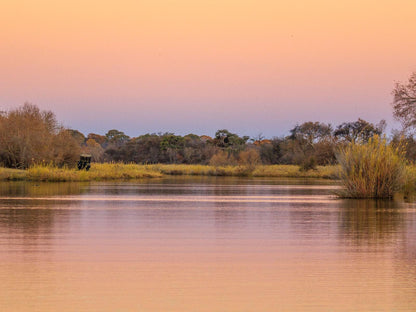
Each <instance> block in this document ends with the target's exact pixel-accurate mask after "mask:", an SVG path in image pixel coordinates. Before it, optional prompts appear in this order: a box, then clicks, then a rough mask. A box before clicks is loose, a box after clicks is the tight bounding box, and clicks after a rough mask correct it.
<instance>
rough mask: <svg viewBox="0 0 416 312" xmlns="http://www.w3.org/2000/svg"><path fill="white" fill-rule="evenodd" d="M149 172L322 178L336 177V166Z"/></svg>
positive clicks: (158, 168) (161, 168) (168, 168)
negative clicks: (302, 168)
mask: <svg viewBox="0 0 416 312" xmlns="http://www.w3.org/2000/svg"><path fill="white" fill-rule="evenodd" d="M147 167H148V168H149V169H150V170H154V171H158V172H160V173H162V174H165V175H199V176H253V177H276V178H324V179H334V178H337V176H338V170H339V168H338V166H318V168H317V169H316V170H309V171H301V170H299V166H295V165H258V166H256V167H255V168H251V167H248V166H208V165H163V164H157V165H148V166H147Z"/></svg>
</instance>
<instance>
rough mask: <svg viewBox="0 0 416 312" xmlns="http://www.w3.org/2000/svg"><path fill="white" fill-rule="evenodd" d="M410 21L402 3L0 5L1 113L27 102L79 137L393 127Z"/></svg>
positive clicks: (32, 0) (45, 0)
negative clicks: (312, 124) (305, 126)
mask: <svg viewBox="0 0 416 312" xmlns="http://www.w3.org/2000/svg"><path fill="white" fill-rule="evenodd" d="M415 15H416V1H415V0H395V1H393V0H389V1H386V0H377V1H376V0H371V1H370V0H359V1H358V0H348V1H344V0H339V1H334V0H310V1H308V0H303V1H299V0H292V1H279V0H274V1H266V0H256V1H251V0H220V1H219V0H210V1H206V0H203V1H202V0H201V1H198V0H176V1H174V0H171V1H170V0H164V1H162V0H118V1H105V0H100V1H95V0H92V1H88V0H83V1H80V0H71V1H66V0H60V1H57V0H26V1H25V0H19V1H16V0H2V1H0V109H3V110H4V109H10V108H14V107H17V106H19V105H22V104H23V103H24V102H26V101H28V102H31V103H34V104H36V105H38V106H39V107H40V108H42V109H50V110H52V111H54V112H55V113H56V115H57V117H58V119H59V120H60V121H61V122H63V124H64V125H65V126H67V127H71V128H75V129H78V130H80V131H81V132H83V133H84V134H88V133H89V132H95V133H100V134H104V133H105V132H106V131H107V130H109V129H113V128H116V129H119V130H121V131H124V132H126V133H127V134H129V135H130V136H137V135H140V134H144V133H148V132H159V131H162V132H164V131H169V132H174V133H177V134H187V133H190V132H192V133H196V134H200V135H201V134H208V135H213V134H214V133H215V130H217V129H222V128H226V129H228V130H230V131H232V132H236V133H238V134H241V135H250V136H255V135H257V134H259V133H260V132H262V133H263V134H264V135H265V136H266V137H272V136H278V135H282V134H286V133H287V132H288V130H289V129H290V128H292V127H293V126H294V125H295V124H296V123H301V122H303V121H309V120H311V121H322V122H330V123H332V124H339V123H341V122H343V121H353V120H356V119H357V118H358V117H361V118H364V119H366V120H369V121H371V122H378V121H379V120H380V119H386V120H387V122H388V123H389V124H390V127H392V126H396V127H398V125H397V124H396V125H395V124H394V123H393V119H392V111H391V106H390V103H391V100H392V97H391V90H392V88H393V86H394V83H395V81H406V80H407V79H408V77H409V76H410V74H411V73H412V72H413V71H415V70H416V40H415V38H416V18H415Z"/></svg>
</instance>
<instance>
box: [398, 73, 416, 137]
mask: <svg viewBox="0 0 416 312" xmlns="http://www.w3.org/2000/svg"><path fill="white" fill-rule="evenodd" d="M392 93H393V103H392V105H393V115H394V117H395V118H396V119H397V120H399V121H400V122H401V124H402V126H403V129H404V130H413V131H414V130H415V129H416V72H414V73H413V74H412V75H411V76H410V78H409V80H408V82H407V83H400V82H398V83H396V85H395V87H394V89H393V92H392Z"/></svg>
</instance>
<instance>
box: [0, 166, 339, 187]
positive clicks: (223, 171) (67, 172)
mask: <svg viewBox="0 0 416 312" xmlns="http://www.w3.org/2000/svg"><path fill="white" fill-rule="evenodd" d="M337 172H338V166H318V167H317V169H316V170H309V171H301V170H299V166H295V165H257V166H245V165H235V166H207V165H166V164H155V165H136V164H119V163H104V164H99V163H93V164H92V166H91V169H90V170H89V171H88V172H87V171H85V170H81V171H79V170H76V169H70V168H58V167H56V166H54V165H51V164H40V165H34V166H32V167H30V168H29V169H27V170H17V169H7V168H0V180H3V181H4V180H20V181H50V182H60V181H62V182H64V181H78V182H82V181H100V180H102V181H104V180H126V179H142V178H155V177H156V178H157V177H162V176H164V175H191V176H230V177H246V176H252V177H276V178H326V179H334V178H337Z"/></svg>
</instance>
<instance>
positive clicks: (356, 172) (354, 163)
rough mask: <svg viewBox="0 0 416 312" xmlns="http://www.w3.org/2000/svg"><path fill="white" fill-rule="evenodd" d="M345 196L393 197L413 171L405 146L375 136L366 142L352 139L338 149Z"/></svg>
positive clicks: (343, 194) (401, 188) (343, 195)
mask: <svg viewBox="0 0 416 312" xmlns="http://www.w3.org/2000/svg"><path fill="white" fill-rule="evenodd" d="M337 158H338V161H339V163H340V165H341V171H340V178H341V181H342V183H343V185H344V191H343V192H342V194H340V195H341V196H342V197H352V198H391V197H393V195H394V194H395V193H397V192H400V191H403V187H404V185H405V184H406V183H408V182H406V180H408V179H409V178H410V177H411V176H412V174H411V170H412V168H411V167H406V161H405V159H404V157H403V149H401V148H400V147H398V148H393V147H392V146H391V145H389V144H388V143H387V141H386V139H382V138H379V137H378V136H374V137H373V138H372V139H370V140H369V142H368V143H366V144H356V143H351V144H349V145H347V146H345V147H344V148H343V149H341V150H340V151H339V154H338V157H337Z"/></svg>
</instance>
